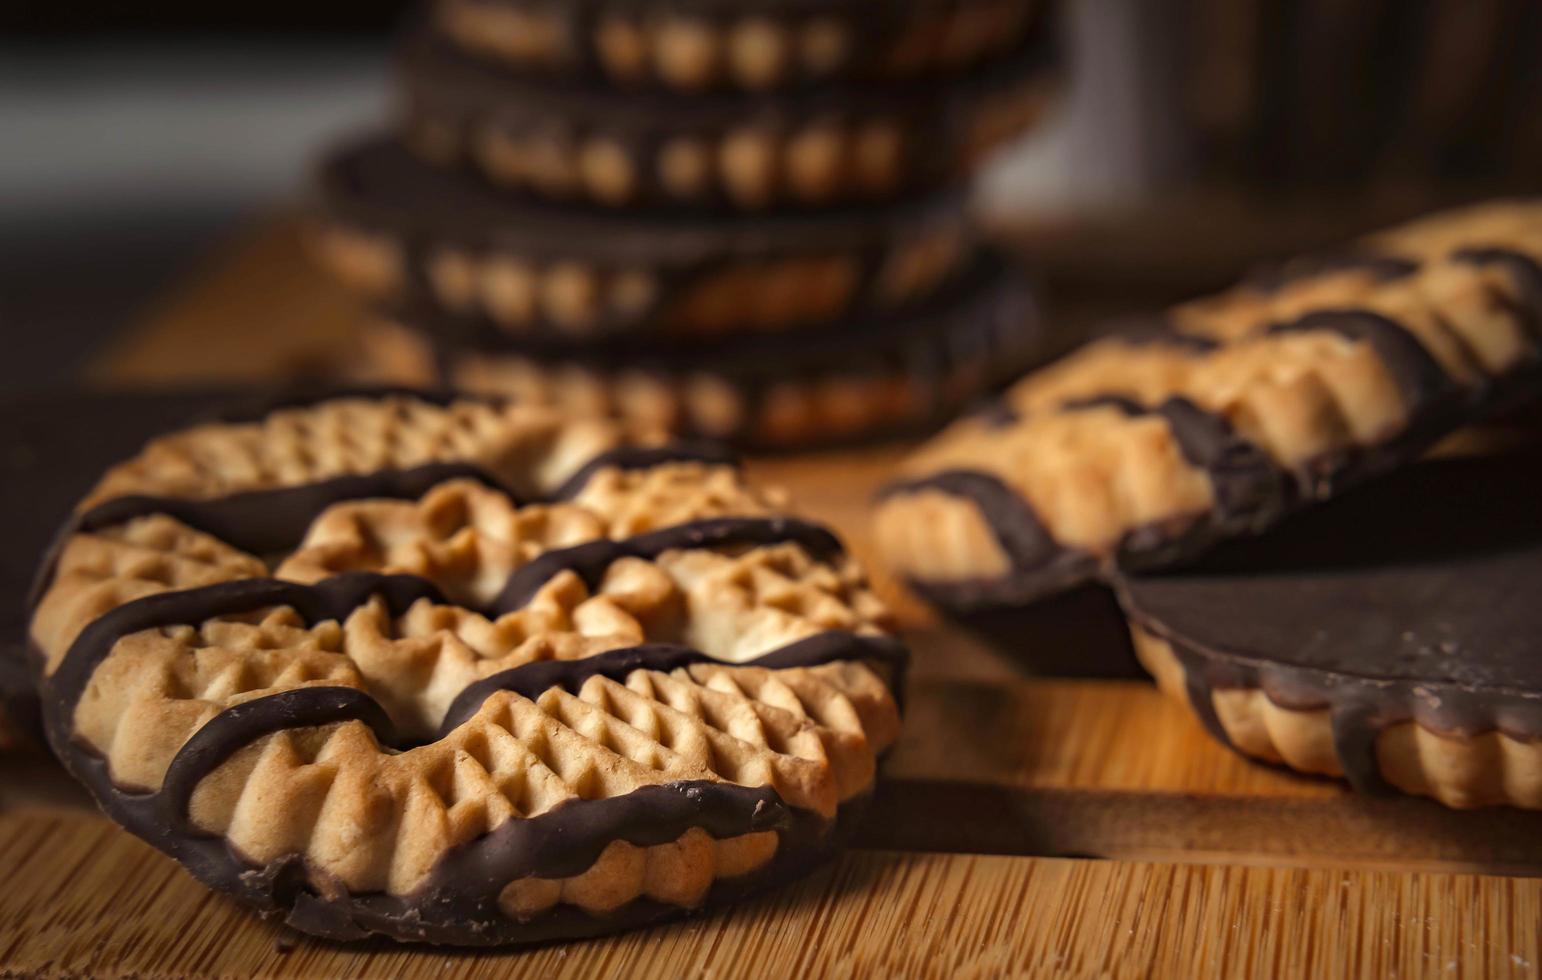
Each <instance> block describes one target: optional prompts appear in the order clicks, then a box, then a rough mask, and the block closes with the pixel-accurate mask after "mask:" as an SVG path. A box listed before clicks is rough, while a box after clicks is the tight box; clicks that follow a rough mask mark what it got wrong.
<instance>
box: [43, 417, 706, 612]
mask: <svg viewBox="0 0 1542 980" xmlns="http://www.w3.org/2000/svg"><path fill="white" fill-rule="evenodd" d="M688 462H700V463H709V464H723V465H728V464H730V463H733V462H734V457H733V455H732V454H731V453H729V452H728V451H727V450H720V449H718V448H716V447H713V446H709V445H704V444H703V445H683V444H681V445H673V444H672V445H666V446H649V447H620V448H617V449H613V450H609V451H607V452H604V453H601V454H599V455H598V456H596V457H594V458H593V459H591V460H589V461H588V462H587V463H585V464H584V465H583V466H581V467H579V468H578V469H577V470H576V471H575V472H574V473H573V475H572V476H570V477H568V478H567V479H566V480H564V481H563V483H562V485H561V486H560V487H558V488H557V490H555V491H554V492H552V493H550V494H544V495H541V496H540V497H538V498H535V499H525V498H523V497H521V495H519V494H516V493H515V492H514V491H513V490H511V489H510V488H509V487H508V486H506V485H505V484H504V483H503V482H502V481H501V480H500V479H498V477H496V476H494V475H493V474H492V473H490V472H488V471H487V470H486V469H485V468H484V467H482V466H480V465H478V464H476V463H471V462H465V461H458V462H441V463H427V464H424V465H422V466H415V467H412V468H411V469H405V470H395V469H384V470H375V471H374V472H372V473H359V474H348V475H345V476H338V477H333V478H331V479H327V480H321V481H318V482H316V483H302V484H296V485H294V486H287V487H273V488H270V489H266V490H247V491H242V492H240V493H234V494H230V495H228V496H224V497H210V498H206V499H191V498H185V497H160V496H149V495H138V494H136V495H133V496H127V497H114V498H113V499H111V500H105V501H103V502H102V503H100V504H97V505H96V506H95V507H92V508H90V509H89V510H87V511H85V512H83V513H80V514H77V515H75V516H74V517H72V518H71V519H70V520H69V521H68V522H67V523H66V524H65V525H64V526H63V527H62V528H61V529H60V531H59V533H58V534H57V535H56V536H55V538H54V543H53V544H52V545H51V546H50V547H49V550H48V552H47V556H46V557H45V560H44V561H43V563H42V564H41V566H40V573H39V575H38V577H37V579H36V580H35V581H34V582H33V585H32V589H31V591H30V592H29V598H28V604H29V606H32V607H35V606H36V605H37V603H38V600H39V599H41V597H42V595H43V593H44V592H45V591H46V590H47V588H48V585H49V583H50V582H51V581H52V578H53V573H54V569H55V567H56V566H57V563H58V556H59V552H60V550H61V549H62V548H63V546H64V544H65V543H66V542H68V540H69V539H70V538H71V537H72V536H74V535H76V534H80V533H90V532H92V531H98V530H101V529H102V528H105V527H111V526H113V525H115V524H122V523H125V522H127V521H130V520H133V519H134V518H136V517H145V516H148V515H151V514H165V515H166V516H168V517H172V518H174V519H176V520H177V521H180V522H181V523H183V524H186V525H187V526H188V527H190V528H192V529H193V530H195V531H202V532H203V533H205V534H208V535H212V536H213V537H216V538H219V539H220V540H221V541H224V542H225V543H226V544H229V545H231V546H233V547H235V548H239V549H241V550H242V551H246V552H250V553H252V554H258V555H262V554H271V553H273V552H277V551H284V550H287V549H290V548H293V547H294V546H296V545H297V544H298V543H299V542H300V541H301V539H303V538H304V537H305V533H306V531H307V530H309V528H310V526H311V524H312V522H314V521H315V520H316V518H317V517H319V516H320V515H321V514H322V512H323V511H325V510H326V509H327V508H328V507H331V506H333V505H334V504H339V503H343V502H346V501H350V500H367V499H372V498H381V499H389V500H416V499H418V498H419V497H422V496H423V495H424V494H426V493H428V491H430V490H432V489H433V488H434V487H436V486H438V485H439V484H441V483H445V482H447V481H449V480H456V479H470V480H476V481H478V482H479V483H482V484H483V485H485V486H487V487H489V488H491V489H493V490H497V491H498V492H500V493H502V494H504V495H505V496H506V497H508V498H509V500H510V501H511V502H512V503H513V504H514V506H516V507H521V506H525V505H527V504H531V503H545V502H548V501H551V502H556V501H566V500H571V499H572V498H573V497H576V496H578V495H579V494H580V493H582V492H583V489H584V487H585V486H586V485H587V484H588V482H589V480H590V479H591V478H592V477H593V476H594V474H595V473H598V472H599V471H600V470H602V469H606V468H609V467H616V468H618V469H623V470H639V469H651V468H653V467H655V466H662V465H664V464H666V463H688Z"/></svg>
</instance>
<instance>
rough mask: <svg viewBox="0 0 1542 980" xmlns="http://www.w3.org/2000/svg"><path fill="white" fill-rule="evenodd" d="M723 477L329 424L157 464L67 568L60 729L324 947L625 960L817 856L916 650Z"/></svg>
mask: <svg viewBox="0 0 1542 980" xmlns="http://www.w3.org/2000/svg"><path fill="white" fill-rule="evenodd" d="M885 620H886V613H885V611H884V609H883V607H882V605H881V604H880V603H879V602H878V601H877V600H876V599H875V598H874V597H873V595H872V594H871V593H870V592H869V591H868V588H867V585H866V583H865V581H864V580H863V578H862V575H861V572H860V571H859V570H858V569H857V568H856V566H855V565H854V564H853V563H852V561H851V560H850V559H849V558H847V557H846V556H845V554H844V552H843V551H842V549H841V546H840V544H839V542H838V541H837V540H836V539H835V538H834V537H833V536H832V535H831V534H830V532H828V531H827V530H825V529H823V528H821V527H819V526H817V525H813V524H809V523H807V522H803V521H799V520H797V519H795V518H793V517H790V516H787V515H786V514H785V511H784V508H783V503H782V501H781V499H780V497H779V495H777V494H775V493H771V492H766V491H760V490H756V489H754V488H752V487H750V486H748V485H746V484H745V482H744V481H743V479H742V478H741V476H740V474H739V472H738V470H737V468H736V467H735V466H734V465H733V464H732V463H731V462H730V461H728V460H726V459H725V458H724V457H722V456H721V455H720V454H717V453H713V452H709V451H705V450H697V449H689V448H684V447H680V446H677V445H673V444H668V443H665V442H663V441H661V440H659V439H658V438H656V437H654V436H651V435H649V434H648V433H647V432H645V431H628V430H627V429H625V428H623V427H622V426H621V425H618V424H616V423H612V422H607V421H584V420H574V419H572V418H569V417H567V416H566V415H564V414H562V413H559V412H556V411H552V410H550V409H544V408H539V407H524V406H519V405H513V404H506V403H502V402H495V401H478V400H474V399H466V398H460V399H455V398H443V399H431V398H428V397H425V396H418V395H410V394H388V395H380V396H342V397H337V398H332V399H328V400H323V401H320V402H317V403H315V404H308V405H300V406H295V407H290V408H285V409H280V410H277V411H274V412H272V413H270V414H268V415H267V416H266V417H264V418H262V419H261V420H259V421H256V422H251V423H239V424H211V425H204V426H199V427H196V428H192V429H188V430H185V431H183V432H179V433H175V434H173V435H169V436H166V437H164V438H161V439H158V440H156V441H154V442H151V443H150V444H149V445H148V446H146V448H145V449H144V451H143V452H141V453H140V454H139V455H138V456H136V457H135V458H133V459H131V460H129V461H127V462H125V463H123V464H121V465H119V466H116V467H114V468H112V469H111V470H109V471H108V472H107V473H106V474H105V475H104V476H103V477H102V479H101V481H100V482H99V483H98V485H97V487H96V488H95V489H94V490H93V491H92V492H91V493H90V494H88V495H87V497H86V498H85V499H84V500H83V501H82V502H81V504H80V506H79V508H78V509H77V511H76V514H75V517H74V519H73V520H72V522H71V524H70V525H69V526H68V528H67V529H66V533H65V534H63V535H62V536H61V539H60V542H59V546H58V548H57V549H56V551H55V552H54V554H53V556H52V558H51V559H50V564H49V566H48V567H47V568H46V569H45V571H44V575H43V578H42V588H41V590H40V593H39V596H38V600H37V603H36V606H35V610H34V614H33V618H32V623H31V642H32V644H33V652H34V655H35V658H36V667H37V672H38V684H39V690H40V694H41V697H42V701H43V711H44V718H45V727H46V730H47V733H48V737H49V740H50V742H51V744H52V746H53V748H54V750H55V752H56V753H58V755H59V756H60V758H61V759H62V760H63V761H64V763H65V765H66V766H67V767H68V768H69V769H70V771H71V772H72V773H73V774H74V775H75V776H76V777H77V778H79V779H80V780H81V781H82V782H83V783H85V785H86V786H87V787H88V789H90V791H91V792H92V794H93V796H95V797H96V799H97V801H98V802H99V803H100V804H101V805H102V807H103V809H104V810H105V811H106V812H107V813H108V814H109V815H110V816H111V817H112V818H113V819H114V820H116V821H117V822H119V823H120V824H122V825H123V826H125V827H126V828H127V829H129V830H130V831H131V832H133V833H135V834H137V835H138V836H140V837H143V838H144V839H146V840H147V841H149V842H150V843H152V844H154V845H155V846H156V847H158V848H160V849H161V850H163V851H165V852H166V853H168V854H170V855H171V856H172V857H174V858H176V859H177V860H178V861H180V862H181V863H182V864H183V865H184V867H186V868H187V870H188V871H189V872H191V873H192V874H193V875H194V876H195V877H197V878H199V879H200V880H201V881H203V882H204V883H206V884H208V885H210V886H211V887H213V888H216V889H218V890H220V891H223V892H226V893H228V894H230V895H232V896H234V897H235V898H237V899H239V900H240V901H242V902H244V903H246V904H249V905H251V906H253V907H255V908H256V909H258V910H259V911H261V912H263V913H264V914H269V915H275V916H280V917H282V918H283V919H284V921H286V922H288V923H289V924H290V925H292V926H294V927H296V928H298V929H301V930H303V931H306V932H311V933H315V934H317V935H322V936H328V937H332V938H337V939H357V938H363V937H366V936H370V935H385V936H391V937H394V938H396V939H401V940H423V941H429V942H435V943H453V944H466V945H489V944H500V943H518V942H529V941H537V940H544V939H551V938H564V937H571V936H579V935H586V934H592V933H597V932H604V931H609V930H614V929H617V928H622V927H626V926H631V925H637V924H642V923H646V922H651V921H655V920H658V919H661V918H666V917H669V916H672V915H676V914H680V913H683V912H686V911H690V910H693V909H699V908H702V907H703V906H705V905H706V904H707V903H708V902H717V901H722V900H727V899H729V898H731V897H733V896H736V895H739V894H743V893H746V892H748V891H751V890H754V889H758V888H762V887H765V886H767V885H769V884H771V883H773V882H775V881H778V880H782V879H785V878H787V877H789V876H791V875H794V874H796V873H798V872H799V871H801V870H803V869H806V868H807V867H808V866H810V864H812V863H813V862H815V861H817V860H818V859H819V858H820V857H822V856H824V855H826V854H828V853H829V852H830V850H831V849H832V848H833V847H834V846H835V845H836V844H837V843H838V842H839V840H840V838H841V834H842V830H843V829H844V828H845V827H846V826H847V825H848V823H849V821H850V819H851V818H852V816H853V814H854V813H855V812H856V810H857V809H859V808H860V806H861V804H862V802H863V801H864V800H865V799H866V798H867V796H868V795H869V793H870V791H871V788H872V784H873V779H874V773H875V766H876V760H877V757H878V755H879V753H881V752H882V751H883V750H884V749H885V748H886V747H887V746H889V745H890V744H891V743H892V742H893V740H894V737H895V735H896V732H897V727H898V720H899V719H898V709H897V705H896V700H895V693H894V692H895V689H896V685H897V684H898V681H899V672H900V670H901V669H902V666H903V663H904V653H903V650H902V648H900V647H899V646H898V644H897V643H896V642H895V641H894V640H893V639H892V638H891V637H890V636H889V635H888V634H887V633H886V631H885Z"/></svg>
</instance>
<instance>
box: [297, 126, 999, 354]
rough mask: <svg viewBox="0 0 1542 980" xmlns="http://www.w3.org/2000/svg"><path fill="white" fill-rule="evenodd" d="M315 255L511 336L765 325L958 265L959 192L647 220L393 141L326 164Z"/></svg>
mask: <svg viewBox="0 0 1542 980" xmlns="http://www.w3.org/2000/svg"><path fill="white" fill-rule="evenodd" d="M321 185H322V196H323V199H324V200H323V208H324V212H325V213H324V226H323V228H322V229H321V230H320V231H319V233H318V235H317V246H318V253H319V255H320V256H321V258H322V259H323V261H325V262H326V263H327V265H328V266H329V267H330V268H331V269H332V270H333V271H334V272H335V273H336V274H337V275H338V276H339V277H340V278H341V279H342V280H343V281H344V282H345V283H346V284H348V285H349V286H351V287H353V288H355V289H357V290H359V291H360V292H362V293H363V294H364V295H366V296H368V297H371V298H373V299H377V300H383V301H391V302H416V303H431V304H433V305H436V306H438V307H440V308H442V309H445V310H447V311H449V312H452V313H456V314H462V315H480V316H486V317H488V318H489V319H491V320H494V321H496V322H497V323H498V324H499V325H501V326H502V327H504V328H505V329H507V330H508V331H509V332H511V333H515V334H522V335H526V336H533V337H541V336H545V337H567V338H576V337H598V336H615V335H619V334H626V333H638V332H647V333H652V334H662V335H670V336H676V337H680V336H711V335H717V334H724V333H731V332H735V331H758V332H769V331H776V330H783V329H790V328H794V327H800V326H808V325H811V324H814V323H819V322H823V321H828V320H832V319H837V318H841V317H865V316H869V315H877V314H879V313H882V312H888V311H898V310H902V309H905V308H906V307H908V306H912V305H915V304H917V303H920V302H922V301H923V300H925V299H926V298H927V297H929V296H931V295H932V294H933V293H935V292H936V291H937V290H939V289H941V288H942V287H943V286H944V285H946V284H947V283H948V282H949V281H951V280H952V279H954V278H955V277H957V276H958V275H959V274H961V273H962V272H963V271H964V270H965V269H966V267H967V264H968V260H969V258H970V256H971V248H970V239H971V235H970V232H969V230H968V228H967V222H966V219H965V216H964V214H963V212H962V209H961V208H960V207H959V202H958V200H957V198H955V197H954V196H952V195H949V194H944V195H942V196H940V197H932V198H926V199H922V200H919V201H916V202H912V203H907V204H903V205H893V206H887V207H877V208H865V209H855V210H854V209H845V210H837V211H833V212H829V213H822V214H820V215H807V216H797V215H794V216H774V217H773V216H766V217H758V218H756V219H754V220H753V221H750V220H735V219H732V218H720V219H718V218H710V217H706V218H703V217H675V218H670V219H667V220H666V219H658V220H653V219H648V220H644V219H643V218H640V217H637V216H628V215H624V214H619V213H618V214H606V213H595V212H578V211H574V210H567V209H560V208H555V207H552V206H549V205H542V204H539V203H535V202H527V201H521V200H519V199H518V198H517V197H514V196H512V195H509V194H506V193H499V192H498V191H497V190H495V189H493V188H489V187H486V186H484V185H483V184H482V182H481V181H479V180H477V179H476V178H475V177H474V176H472V175H469V174H466V173H464V172H460V171H457V170H453V169H447V168H441V167H435V166H430V165H429V164H427V163H424V162H422V161H420V160H418V159H416V158H415V157H413V155H412V154H410V153H409V152H408V151H407V150H405V149H404V148H403V147H401V146H399V145H397V144H394V143H392V142H389V141H386V140H371V141H368V142H364V143H361V144H357V145H355V146H353V147H351V148H349V149H346V150H344V151H343V152H341V153H339V154H337V155H336V156H334V157H332V158H331V159H330V160H329V161H328V162H327V164H326V165H325V166H324V167H323V170H322V175H321Z"/></svg>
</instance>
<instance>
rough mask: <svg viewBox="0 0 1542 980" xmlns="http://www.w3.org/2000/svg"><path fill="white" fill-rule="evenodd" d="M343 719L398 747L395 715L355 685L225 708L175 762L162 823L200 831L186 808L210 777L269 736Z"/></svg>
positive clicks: (166, 783)
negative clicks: (204, 780) (247, 748)
mask: <svg viewBox="0 0 1542 980" xmlns="http://www.w3.org/2000/svg"><path fill="white" fill-rule="evenodd" d="M341 721H361V722H363V723H364V724H365V725H368V726H369V729H370V731H372V732H374V733H375V739H376V740H377V741H378V742H380V744H381V745H394V744H395V743H396V736H395V726H394V725H392V723H391V716H390V715H388V714H387V713H386V710H385V709H384V708H382V707H381V706H380V702H379V701H376V700H375V699H374V698H372V697H370V695H369V694H368V693H367V692H365V691H361V690H359V689H358V688H356V687H297V688H293V689H291V690H288V691H280V692H279V693H277V694H270V695H268V696H266V697H261V698H254V699H253V700H251V701H244V702H242V703H241V704H237V705H234V706H232V707H229V708H226V709H225V710H224V711H221V712H220V713H219V714H217V715H215V716H214V717H213V718H210V719H209V720H208V721H206V722H204V723H203V724H202V725H200V726H199V727H198V730H197V731H195V732H193V734H192V735H191V736H190V737H189V738H188V740H187V741H186V742H184V743H183V745H182V748H180V749H178V750H177V754H176V755H175V756H174V757H173V758H172V760H171V765H170V766H168V767H167V769H166V776H165V778H164V779H163V780H162V782H161V788H160V790H159V791H158V792H157V793H156V794H155V797H156V804H157V808H158V809H159V810H160V816H161V819H162V820H164V821H165V822H166V824H167V825H168V826H170V827H173V828H175V829H176V830H177V832H178V833H185V834H186V833H192V834H196V833H198V830H197V828H196V827H194V826H192V824H191V823H189V822H188V819H187V805H188V801H189V800H191V799H192V798H193V791H194V790H195V789H197V788H198V784H199V783H200V782H202V781H203V779H204V777H205V776H207V775H209V773H211V772H213V771H214V770H216V769H218V768H219V767H220V766H221V765H223V764H224V763H225V761H226V760H227V759H229V758H230V757H231V756H233V755H235V754H236V753H237V752H239V751H240V750H241V749H244V748H246V746H248V745H250V744H252V743H253V742H255V741H257V740H258V739H259V738H262V737H263V736H265V735H272V734H273V733H275V732H280V731H283V730H285V729H289V728H310V727H313V726H319V725H332V724H336V723H337V722H341ZM119 793H120V794H123V795H128V794H126V793H123V791H122V790H119Z"/></svg>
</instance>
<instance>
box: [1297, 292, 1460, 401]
mask: <svg viewBox="0 0 1542 980" xmlns="http://www.w3.org/2000/svg"><path fill="white" fill-rule="evenodd" d="M1313 330H1328V331H1332V332H1334V333H1339V334H1343V335H1344V336H1345V337H1347V338H1349V339H1350V340H1354V341H1360V342H1363V343H1367V344H1370V345H1371V349H1372V350H1374V351H1375V352H1376V356H1377V357H1379V358H1380V359H1381V363H1382V365H1383V366H1384V367H1386V369H1387V373H1389V374H1390V375H1392V379H1393V381H1395V382H1396V383H1397V386H1398V390H1399V391H1401V392H1402V395H1403V404H1404V406H1405V408H1406V409H1407V411H1408V414H1409V415H1410V416H1413V415H1416V414H1418V413H1420V412H1421V411H1424V410H1425V409H1427V408H1430V407H1432V406H1433V405H1434V404H1436V403H1438V402H1440V401H1442V400H1444V399H1446V398H1448V397H1450V396H1452V395H1454V394H1455V393H1456V392H1457V391H1458V390H1459V389H1458V387H1457V385H1456V383H1455V382H1453V381H1452V380H1451V378H1450V377H1449V376H1448V375H1447V374H1446V372H1445V370H1444V369H1442V368H1441V366H1440V362H1439V361H1437V360H1435V358H1434V355H1432V354H1431V353H1430V352H1429V351H1427V350H1425V349H1424V345H1423V344H1421V343H1419V340H1418V338H1416V337H1415V336H1414V335H1413V334H1412V333H1410V332H1409V331H1408V330H1407V328H1405V327H1404V326H1403V325H1402V324H1400V323H1398V322H1397V321H1396V320H1393V319H1391V318H1390V317H1386V316H1383V315H1382V314H1380V313H1375V312H1372V311H1371V310H1358V309H1342V310H1316V311H1314V312H1312V313H1308V314H1306V315H1305V316H1302V317H1300V318H1299V319H1296V320H1292V321H1290V322H1288V323H1278V324H1275V325H1274V326H1272V327H1270V328H1269V333H1306V332H1310V331H1313Z"/></svg>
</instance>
